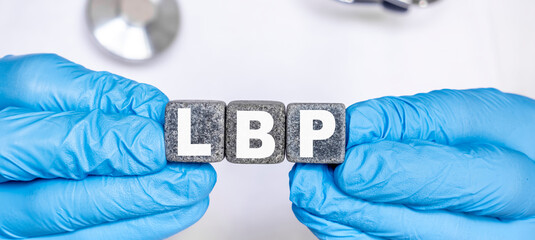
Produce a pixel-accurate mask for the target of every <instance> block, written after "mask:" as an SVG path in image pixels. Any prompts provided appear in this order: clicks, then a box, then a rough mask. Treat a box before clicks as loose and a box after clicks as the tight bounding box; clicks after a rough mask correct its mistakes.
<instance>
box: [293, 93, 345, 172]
mask: <svg viewBox="0 0 535 240" xmlns="http://www.w3.org/2000/svg"><path fill="white" fill-rule="evenodd" d="M300 110H326V111H329V112H331V113H332V114H333V115H334V119H335V122H336V124H335V130H334V134H333V135H332V136H331V137H330V138H328V139H325V140H314V142H313V146H314V148H313V157H311V158H304V157H300V154H299V153H300V147H299V144H300V136H299V132H300V114H299V111H300ZM345 121H346V118H345V105H344V104H341V103H291V104H289V105H288V109H287V116H286V157H287V158H288V161H290V162H297V163H323V164H339V163H343V162H344V159H345V144H346V133H345V131H346V126H345ZM321 128H322V124H321V121H314V123H313V129H314V130H319V129H321Z"/></svg>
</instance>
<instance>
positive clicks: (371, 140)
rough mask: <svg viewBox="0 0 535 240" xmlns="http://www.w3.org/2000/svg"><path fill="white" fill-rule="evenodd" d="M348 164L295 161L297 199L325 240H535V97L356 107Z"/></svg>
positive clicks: (447, 96)
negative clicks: (533, 98)
mask: <svg viewBox="0 0 535 240" xmlns="http://www.w3.org/2000/svg"><path fill="white" fill-rule="evenodd" d="M347 140H348V141H347V154H346V161H345V163H343V164H341V165H339V166H337V167H333V166H325V165H310V164H308V165H307V164H296V165H295V166H294V169H293V170H292V171H291V172H290V191H291V195H290V199H291V201H292V203H293V211H294V213H295V215H296V216H297V218H298V219H299V220H300V221H301V222H302V223H304V224H305V225H306V226H308V227H309V228H310V229H311V230H312V232H314V234H315V235H316V236H317V237H319V238H321V239H471V240H474V239H476V240H477V239H485V240H488V239H508V240H515V239H535V161H534V159H535V101H534V100H532V99H529V98H526V97H522V96H518V95H513V94H507V93H502V92H500V91H497V90H495V89H474V90H465V91H454V90H442V91H434V92H431V93H428V94H418V95H415V96H406V97H385V98H379V99H375V100H370V101H365V102H361V103H357V104H354V105H353V106H351V107H349V108H348V109H347Z"/></svg>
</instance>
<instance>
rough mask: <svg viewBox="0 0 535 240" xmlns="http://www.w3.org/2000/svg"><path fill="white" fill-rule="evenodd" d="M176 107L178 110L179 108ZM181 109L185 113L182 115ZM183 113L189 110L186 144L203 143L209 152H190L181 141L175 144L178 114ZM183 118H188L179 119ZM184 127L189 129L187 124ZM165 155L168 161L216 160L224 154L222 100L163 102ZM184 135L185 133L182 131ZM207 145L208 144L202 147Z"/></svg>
mask: <svg viewBox="0 0 535 240" xmlns="http://www.w3.org/2000/svg"><path fill="white" fill-rule="evenodd" d="M179 109H180V110H179ZM185 109H190V110H186V114H184V110H185ZM179 111H180V112H181V113H182V114H183V115H184V116H186V115H187V112H189V114H190V115H191V116H190V118H189V119H190V121H191V128H190V130H191V131H190V134H191V135H190V136H189V137H187V139H186V140H189V143H187V142H186V141H185V142H186V145H187V144H194V145H198V144H202V145H205V148H204V150H206V151H207V148H210V151H209V155H206V154H203V155H202V156H200V155H194V154H190V153H188V152H185V151H184V150H183V149H184V148H182V150H181V151H179V147H181V146H182V147H184V145H185V144H182V145H181V146H179V144H178V139H179V138H178V129H179V127H178V114H179ZM184 116H182V117H184ZM182 119H184V120H186V121H187V119H188V118H182ZM184 120H182V121H184ZM182 127H186V129H189V128H188V127H187V126H182ZM164 131H165V154H166V157H167V161H169V162H219V161H222V160H223V158H224V156H225V102H222V101H209V100H178V101H171V102H169V103H167V106H166V107H165V125H164ZM186 134H187V133H186ZM206 144H210V146H206Z"/></svg>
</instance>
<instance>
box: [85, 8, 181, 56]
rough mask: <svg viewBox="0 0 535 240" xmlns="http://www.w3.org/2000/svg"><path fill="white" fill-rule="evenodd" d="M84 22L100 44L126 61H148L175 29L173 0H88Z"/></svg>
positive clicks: (173, 36)
mask: <svg viewBox="0 0 535 240" xmlns="http://www.w3.org/2000/svg"><path fill="white" fill-rule="evenodd" d="M87 22H88V25H89V29H90V31H91V34H92V35H93V36H94V38H95V39H96V41H97V42H98V44H99V45H101V46H102V47H103V48H104V49H105V50H107V51H108V52H110V53H112V54H113V55H115V56H117V57H119V58H120V59H122V60H125V61H131V62H135V61H142V60H147V59H150V58H152V57H154V56H155V55H157V54H158V53H160V52H162V51H163V50H165V49H166V48H167V47H169V45H171V43H172V42H173V40H174V39H175V37H176V35H177V32H178V22H179V15H178V6H177V3H176V1H175V0H89V3H88V5H87Z"/></svg>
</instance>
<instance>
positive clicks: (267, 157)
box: [225, 101, 286, 164]
mask: <svg viewBox="0 0 535 240" xmlns="http://www.w3.org/2000/svg"><path fill="white" fill-rule="evenodd" d="M285 121H286V114H285V106H284V104H283V103H281V102H274V101H233V102H230V103H229V104H228V106H227V114H226V125H227V127H226V147H225V151H226V157H227V160H228V161H229V162H232V163H241V164H255V163H256V164H272V163H280V162H282V161H284V156H285V154H284V147H285V144H284V141H285V137H284V135H285V128H286V124H285Z"/></svg>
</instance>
